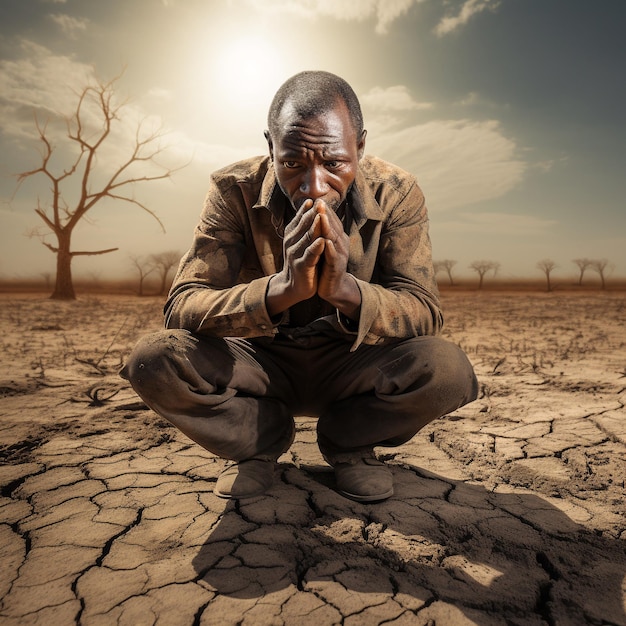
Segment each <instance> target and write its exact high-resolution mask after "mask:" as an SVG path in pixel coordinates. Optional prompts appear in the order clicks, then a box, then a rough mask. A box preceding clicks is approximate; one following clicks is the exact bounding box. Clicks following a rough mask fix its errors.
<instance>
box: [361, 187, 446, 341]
mask: <svg viewBox="0 0 626 626" xmlns="http://www.w3.org/2000/svg"><path fill="white" fill-rule="evenodd" d="M428 224H429V222H428V212H427V209H426V204H425V201H424V195H423V193H422V191H421V189H420V188H419V186H418V185H417V183H415V182H414V183H413V184H412V185H411V186H410V188H409V191H408V192H407V193H406V195H405V196H404V197H402V198H401V199H400V201H399V202H398V203H397V204H396V206H394V207H393V208H392V209H391V210H390V211H389V213H388V214H387V215H386V218H385V220H384V223H383V225H382V230H381V234H380V243H379V248H378V256H377V262H376V269H375V271H374V275H373V277H372V280H371V281H364V280H359V279H358V278H357V279H356V280H357V284H358V286H359V289H360V290H361V298H362V301H361V313H360V317H359V324H358V329H356V330H355V331H354V332H355V333H356V338H355V343H354V345H353V349H356V347H358V345H360V344H361V343H366V344H382V343H386V342H389V341H397V340H398V339H406V338H409V337H418V336H421V335H435V334H437V333H439V331H440V330H441V328H442V326H443V315H442V312H441V307H440V302H439V290H438V288H437V282H436V280H435V272H434V269H433V262H432V246H431V241H430V236H429V232H428Z"/></svg>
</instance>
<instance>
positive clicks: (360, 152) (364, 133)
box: [356, 130, 367, 161]
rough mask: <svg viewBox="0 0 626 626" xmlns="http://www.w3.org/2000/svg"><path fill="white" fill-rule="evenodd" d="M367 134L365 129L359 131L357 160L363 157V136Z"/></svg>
mask: <svg viewBox="0 0 626 626" xmlns="http://www.w3.org/2000/svg"><path fill="white" fill-rule="evenodd" d="M366 135H367V131H366V130H363V132H362V133H361V138H360V139H359V143H358V144H357V147H356V149H357V154H358V155H359V161H360V160H361V159H362V158H363V153H364V152H365V137H366Z"/></svg>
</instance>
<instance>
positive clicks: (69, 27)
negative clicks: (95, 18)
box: [48, 13, 89, 38]
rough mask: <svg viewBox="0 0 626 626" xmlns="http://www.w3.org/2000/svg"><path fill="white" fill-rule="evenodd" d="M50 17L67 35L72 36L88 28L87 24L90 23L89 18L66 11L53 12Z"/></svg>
mask: <svg viewBox="0 0 626 626" xmlns="http://www.w3.org/2000/svg"><path fill="white" fill-rule="evenodd" d="M48 17H49V18H50V19H51V20H52V21H53V22H55V23H56V24H57V25H58V26H60V27H61V30H62V31H63V32H64V33H65V34H66V35H68V36H69V37H72V38H74V37H76V35H77V34H78V32H80V31H85V30H87V24H89V20H88V19H87V18H78V17H72V16H71V15H65V14H64V13H51V14H50V15H49V16H48Z"/></svg>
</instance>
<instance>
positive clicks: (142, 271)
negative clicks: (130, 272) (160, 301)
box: [130, 254, 156, 296]
mask: <svg viewBox="0 0 626 626" xmlns="http://www.w3.org/2000/svg"><path fill="white" fill-rule="evenodd" d="M130 260H131V263H132V264H133V267H134V268H135V269H136V270H137V272H138V273H139V289H138V291H137V295H139V296H143V295H144V292H143V287H144V281H145V280H146V278H147V277H148V276H149V275H150V274H152V272H154V270H155V269H156V265H155V264H154V262H153V261H152V259H151V258H148V259H145V258H144V257H141V256H138V255H136V254H133V255H131V256H130Z"/></svg>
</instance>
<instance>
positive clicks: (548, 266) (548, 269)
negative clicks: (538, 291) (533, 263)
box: [537, 259, 557, 291]
mask: <svg viewBox="0 0 626 626" xmlns="http://www.w3.org/2000/svg"><path fill="white" fill-rule="evenodd" d="M537 267H538V268H539V269H540V270H541V271H542V272H543V273H544V274H545V275H546V282H547V286H548V291H552V285H551V283H550V274H551V273H552V272H553V270H554V268H555V267H557V265H556V263H555V262H554V261H552V260H551V259H543V261H539V262H538V263H537Z"/></svg>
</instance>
